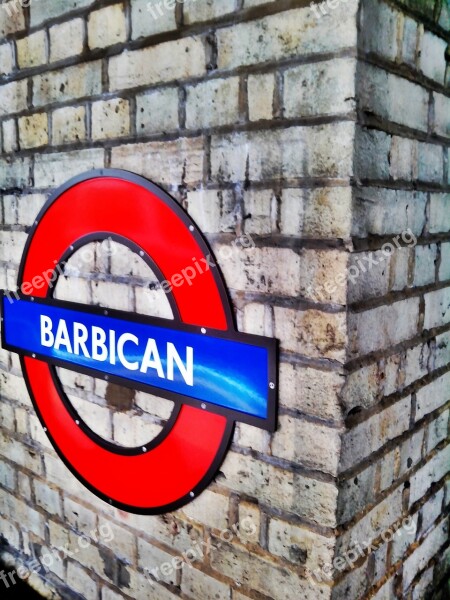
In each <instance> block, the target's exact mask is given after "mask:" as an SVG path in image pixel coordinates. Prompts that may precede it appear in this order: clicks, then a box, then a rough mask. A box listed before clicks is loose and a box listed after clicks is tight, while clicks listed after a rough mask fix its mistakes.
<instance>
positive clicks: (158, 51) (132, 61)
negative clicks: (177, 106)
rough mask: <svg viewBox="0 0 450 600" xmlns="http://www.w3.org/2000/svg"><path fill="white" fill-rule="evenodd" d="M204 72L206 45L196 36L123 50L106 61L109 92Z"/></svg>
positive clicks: (198, 74) (193, 75)
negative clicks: (122, 52) (142, 47)
mask: <svg viewBox="0 0 450 600" xmlns="http://www.w3.org/2000/svg"><path fill="white" fill-rule="evenodd" d="M205 72H206V55H205V48H204V45H203V42H202V40H201V39H200V38H196V37H194V38H185V39H183V40H176V41H172V42H165V43H163V44H159V45H157V46H152V47H150V48H144V49H143V50H135V51H131V52H126V53H124V54H121V55H120V56H114V57H112V58H111V59H110V61H109V79H110V89H111V91H114V90H119V89H127V88H132V87H135V86H143V85H151V84H155V83H163V82H169V81H175V80H180V79H185V78H187V77H196V76H200V75H203V74H205Z"/></svg>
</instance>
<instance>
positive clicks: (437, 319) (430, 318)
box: [423, 288, 450, 329]
mask: <svg viewBox="0 0 450 600" xmlns="http://www.w3.org/2000/svg"><path fill="white" fill-rule="evenodd" d="M449 320H450V288H442V289H440V290H436V291H434V292H429V293H428V294H425V320H424V324H423V326H424V327H425V329H431V328H432V327H441V326H442V325H446V324H447V323H448V322H449Z"/></svg>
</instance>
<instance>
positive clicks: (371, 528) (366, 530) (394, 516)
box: [336, 488, 402, 556]
mask: <svg viewBox="0 0 450 600" xmlns="http://www.w3.org/2000/svg"><path fill="white" fill-rule="evenodd" d="M401 515H402V489H401V488H397V489H396V490H394V492H393V493H392V494H390V495H389V496H388V497H387V498H385V499H384V500H383V501H382V502H380V503H379V504H377V505H376V506H374V507H373V508H372V510H371V511H369V512H368V513H367V514H366V515H364V516H363V517H362V518H361V519H359V521H357V523H355V525H354V526H353V527H351V528H350V529H349V530H347V531H346V532H345V533H344V534H343V535H342V536H341V537H340V538H339V539H338V541H337V547H336V554H337V555H338V556H342V555H343V554H344V553H345V552H347V551H348V550H349V549H350V548H352V547H354V546H355V545H356V544H357V543H359V544H361V543H362V542H364V543H368V542H370V541H372V540H374V539H376V538H377V537H378V536H379V535H381V534H382V533H384V532H385V531H387V530H388V529H389V528H390V527H391V526H392V525H393V524H394V523H396V521H398V519H399V518H400V516H401Z"/></svg>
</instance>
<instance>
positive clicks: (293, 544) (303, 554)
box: [268, 519, 335, 570]
mask: <svg viewBox="0 0 450 600" xmlns="http://www.w3.org/2000/svg"><path fill="white" fill-rule="evenodd" d="M334 545H335V541H334V540H333V538H326V537H324V536H322V535H319V534H317V533H315V532H312V531H310V530H308V529H305V528H303V527H298V526H296V525H292V524H291V523H286V522H284V521H281V520H280V519H270V522H269V546H268V547H269V551H270V552H271V553H272V554H275V555H276V556H281V557H282V558H284V559H286V560H288V561H289V562H292V563H295V564H301V565H303V566H304V567H306V568H307V569H311V570H315V569H318V568H321V567H323V566H324V565H325V564H327V563H330V562H332V560H333V549H334Z"/></svg>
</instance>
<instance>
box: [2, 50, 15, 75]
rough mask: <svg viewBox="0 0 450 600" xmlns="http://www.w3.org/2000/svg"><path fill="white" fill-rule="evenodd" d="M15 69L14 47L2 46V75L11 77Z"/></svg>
mask: <svg viewBox="0 0 450 600" xmlns="http://www.w3.org/2000/svg"><path fill="white" fill-rule="evenodd" d="M13 68H14V55H13V47H12V45H11V44H10V43H5V44H1V45H0V75H9V74H10V73H11V72H12V70H13Z"/></svg>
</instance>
